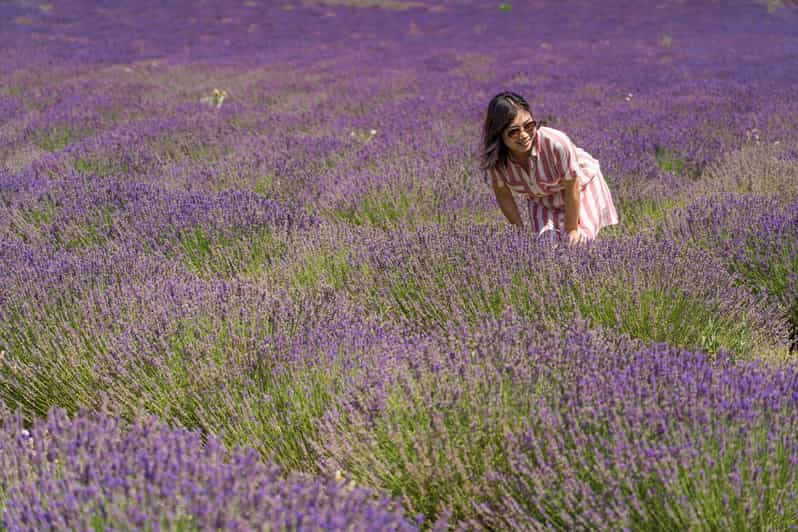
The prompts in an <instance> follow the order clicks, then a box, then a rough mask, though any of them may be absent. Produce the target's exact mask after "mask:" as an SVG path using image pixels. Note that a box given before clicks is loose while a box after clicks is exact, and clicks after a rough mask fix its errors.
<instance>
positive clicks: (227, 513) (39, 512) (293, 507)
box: [0, 410, 419, 530]
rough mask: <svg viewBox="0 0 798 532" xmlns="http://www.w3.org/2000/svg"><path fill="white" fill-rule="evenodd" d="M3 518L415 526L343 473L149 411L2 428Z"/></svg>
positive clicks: (23, 524)
mask: <svg viewBox="0 0 798 532" xmlns="http://www.w3.org/2000/svg"><path fill="white" fill-rule="evenodd" d="M0 464H2V466H3V467H2V469H1V470H2V472H1V473H0V509H2V513H0V523H2V525H3V527H4V528H5V529H8V530H36V529H43V528H47V529H63V528H81V529H85V528H97V527H103V528H106V527H108V528H113V529H117V528H122V529H125V528H136V529H141V528H150V527H153V528H160V527H165V528H170V529H171V528H175V527H178V528H196V529H211V528H213V529H225V530H251V529H253V528H261V527H264V526H266V527H275V528H289V529H325V530H371V529H373V528H374V527H377V528H380V529H386V530H387V529H390V530H415V529H417V527H418V524H419V523H418V522H417V521H416V520H414V519H408V518H406V517H405V516H404V515H403V511H402V507H401V505H400V504H398V503H397V502H395V501H393V500H391V499H390V498H387V497H381V496H380V495H379V494H378V493H375V492H373V491H371V490H368V489H364V488H361V487H356V486H354V485H351V484H350V483H348V482H345V481H343V480H338V479H335V478H333V475H329V476H327V478H323V477H322V478H319V477H316V478H312V477H307V476H298V475H288V476H286V475H285V474H284V472H283V471H281V470H280V468H278V467H276V466H273V465H269V464H265V463H263V461H262V460H261V459H260V457H259V455H257V453H255V452H254V451H253V450H252V449H235V450H232V451H230V450H228V449H226V448H225V447H224V446H223V445H221V444H220V442H219V441H218V439H216V438H214V437H209V438H207V439H205V438H203V437H202V435H201V434H199V433H197V432H192V431H188V430H185V429H180V428H171V427H170V426H168V425H166V424H164V423H161V422H158V421H157V420H156V419H153V418H149V419H143V420H141V421H138V422H136V423H135V424H133V425H130V426H128V424H127V423H125V422H124V421H120V420H119V419H116V418H113V417H103V416H79V417H75V418H72V419H71V418H70V417H68V416H67V415H66V414H65V413H64V412H63V411H60V410H52V411H51V412H50V413H49V415H48V417H47V419H46V420H41V421H38V422H37V423H35V424H34V425H33V426H32V427H30V428H25V426H24V425H23V424H22V423H21V422H20V420H19V419H18V418H16V417H12V416H11V415H9V414H8V413H7V412H6V413H5V415H4V416H3V426H2V430H1V431H0Z"/></svg>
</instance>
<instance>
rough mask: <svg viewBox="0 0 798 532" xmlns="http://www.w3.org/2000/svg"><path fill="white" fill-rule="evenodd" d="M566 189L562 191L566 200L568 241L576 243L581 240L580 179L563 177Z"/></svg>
mask: <svg viewBox="0 0 798 532" xmlns="http://www.w3.org/2000/svg"><path fill="white" fill-rule="evenodd" d="M562 183H563V185H565V189H564V190H563V191H562V194H563V199H564V200H565V232H566V233H567V234H568V242H569V243H570V244H576V243H578V242H579V205H580V202H581V199H582V198H581V196H580V192H579V179H563V181H562Z"/></svg>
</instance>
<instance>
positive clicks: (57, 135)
mask: <svg viewBox="0 0 798 532" xmlns="http://www.w3.org/2000/svg"><path fill="white" fill-rule="evenodd" d="M91 132H92V131H91V130H90V129H88V128H85V127H80V126H69V125H62V126H56V127H51V128H48V129H45V130H43V131H38V132H36V134H35V135H34V138H33V143H34V144H36V146H38V147H39V148H41V149H43V150H45V151H50V152H54V151H60V150H63V149H64V148H66V147H67V146H69V145H70V144H72V143H74V142H77V141H78V140H80V139H82V138H85V137H87V136H89V135H90V134H91Z"/></svg>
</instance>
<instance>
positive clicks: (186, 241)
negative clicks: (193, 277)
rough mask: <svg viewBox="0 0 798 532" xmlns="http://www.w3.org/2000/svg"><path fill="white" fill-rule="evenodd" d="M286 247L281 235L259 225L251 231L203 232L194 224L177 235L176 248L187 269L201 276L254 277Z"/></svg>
mask: <svg viewBox="0 0 798 532" xmlns="http://www.w3.org/2000/svg"><path fill="white" fill-rule="evenodd" d="M286 250H287V242H286V240H285V238H284V237H283V236H282V235H280V234H278V233H277V232H275V231H273V230H271V229H269V228H263V229H259V230H257V231H255V232H254V233H251V234H249V233H242V234H237V233H232V234H225V233H221V232H220V233H216V234H207V232H206V231H204V230H203V229H202V228H201V227H198V226H197V227H194V228H192V229H190V230H188V231H186V232H184V233H182V234H181V235H180V237H179V251H180V257H181V259H182V262H183V264H184V265H185V266H186V268H187V269H188V270H189V271H192V272H194V273H196V274H197V275H199V276H201V277H203V278H208V279H211V278H229V277H247V278H257V277H258V276H260V275H261V274H263V273H264V272H266V271H268V270H269V268H270V267H271V266H272V264H274V263H275V261H277V260H279V259H280V257H282V255H283V254H284V253H285V252H286Z"/></svg>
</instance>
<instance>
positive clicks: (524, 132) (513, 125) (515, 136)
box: [502, 109, 537, 159]
mask: <svg viewBox="0 0 798 532" xmlns="http://www.w3.org/2000/svg"><path fill="white" fill-rule="evenodd" d="M536 126H537V124H536V123H535V121H534V120H533V119H532V115H530V114H529V112H528V111H526V110H525V109H519V110H518V113H516V115H515V118H514V119H513V121H512V122H510V125H509V126H507V127H506V128H505V130H504V131H503V132H502V141H503V142H504V145H505V146H507V149H508V150H510V153H511V154H512V155H513V156H514V157H515V158H516V159H525V158H526V157H527V155H528V154H529V152H530V151H531V150H532V143H533V142H534V140H535V132H536Z"/></svg>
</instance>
